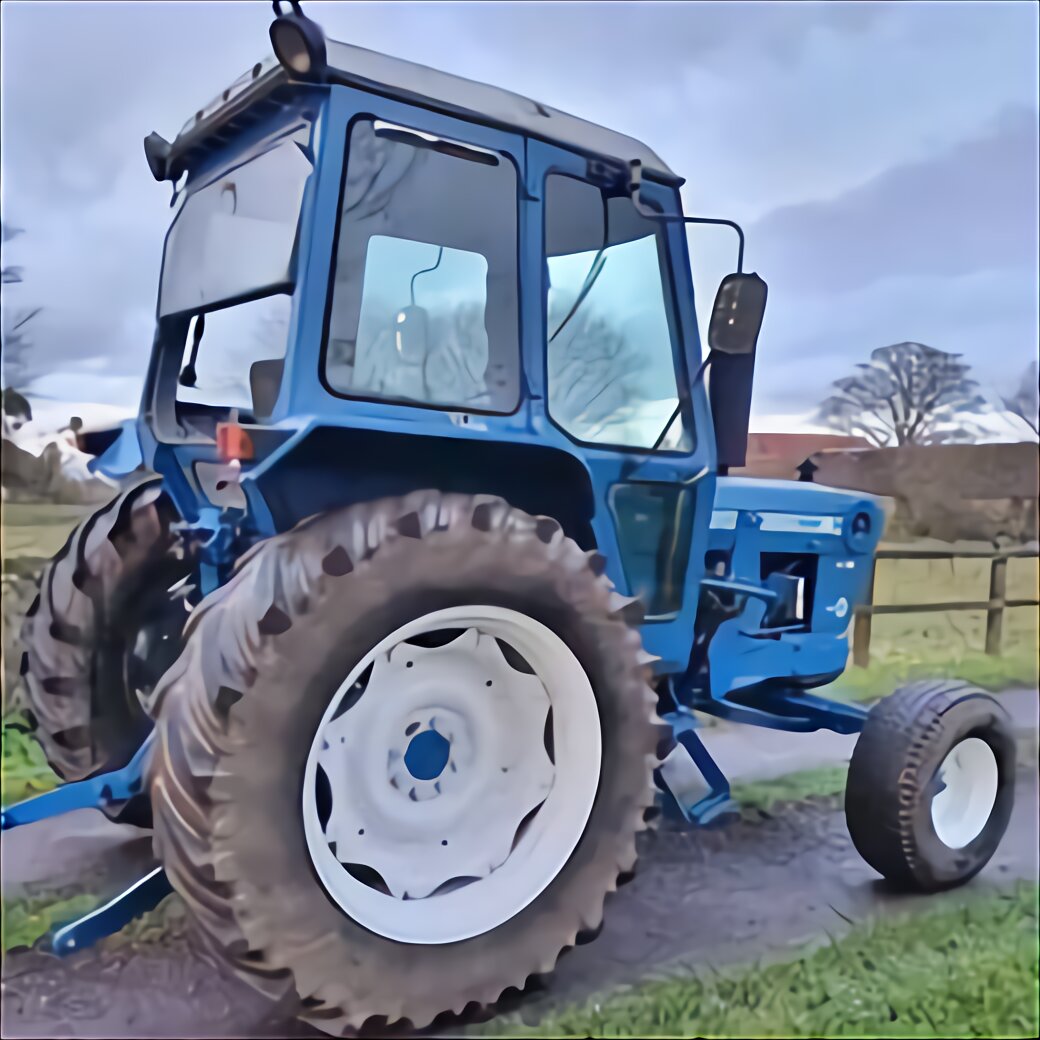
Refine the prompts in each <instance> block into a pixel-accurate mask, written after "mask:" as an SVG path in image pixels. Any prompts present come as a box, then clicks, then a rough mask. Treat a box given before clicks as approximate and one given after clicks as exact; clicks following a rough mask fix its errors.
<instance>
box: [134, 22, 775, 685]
mask: <svg viewBox="0 0 1040 1040" xmlns="http://www.w3.org/2000/svg"><path fill="white" fill-rule="evenodd" d="M272 40H273V41H274V43H275V47H276V51H277V52H278V53H279V54H280V59H279V58H276V59H268V60H267V61H265V62H261V63H258V64H257V65H255V66H254V67H253V68H252V70H250V72H248V73H247V74H246V75H245V76H243V77H241V78H240V79H239V80H237V81H236V82H235V83H234V84H233V85H232V86H231V87H230V88H228V90H226V91H224V93H223V94H222V95H221V96H220V97H219V98H218V99H216V100H215V101H214V102H213V103H212V104H211V105H209V106H207V107H205V108H202V109H200V110H199V111H198V112H197V113H196V114H195V115H194V116H193V117H192V118H191V119H190V120H189V121H188V122H187V124H186V125H185V126H184V128H183V129H182V131H181V133H180V134H179V135H178V136H177V138H176V139H175V140H174V142H173V143H172V144H167V143H166V142H165V141H163V140H162V139H161V138H159V137H158V135H156V134H152V135H151V136H150V137H149V138H148V139H147V140H146V142H145V150H146V154H147V157H148V160H149V165H150V167H151V169H152V172H153V174H154V175H155V176H156V177H157V178H159V179H162V180H168V181H170V182H172V184H173V188H174V198H173V210H174V216H173V220H172V223H171V227H170V231H169V233H168V235H167V239H166V244H165V251H164V259H163V268H162V276H161V283H160V289H159V301H158V327H157V334H156V340H155V349H154V356H153V360H152V364H151V368H150V372H149V376H148V380H147V386H146V389H145V394H144V399H143V405H142V412H141V418H140V423H139V435H140V438H141V442H142V446H143V448H144V454H145V458H146V461H148V464H149V465H150V466H151V467H152V468H153V469H155V470H156V471H158V472H161V473H163V474H164V475H166V474H173V477H172V478H171V479H170V484H171V487H174V488H176V489H177V491H176V492H175V494H177V495H178V498H179V500H178V502H177V505H178V508H179V509H180V511H181V512H182V513H183V514H184V515H186V516H189V517H196V518H199V522H200V523H204V524H208V525H210V528H211V527H212V525H213V522H214V521H213V517H214V516H215V515H216V514H220V515H221V516H222V517H223V518H224V520H227V518H228V517H229V516H233V517H234V523H235V525H236V528H237V531H236V535H235V537H236V538H237V539H238V540H239V542H240V543H241V540H243V539H244V540H245V541H246V542H249V541H251V540H255V539H256V538H259V537H264V536H269V535H271V534H273V533H275V532H277V531H281V530H286V529H287V528H289V527H291V526H293V524H295V523H296V522H297V521H298V520H299V519H300V518H301V517H304V516H308V515H311V514H313V513H316V512H319V511H323V510H327V509H330V508H335V507H338V506H343V505H348V504H350V503H351V502H354V501H362V500H365V499H368V498H371V497H373V496H374V495H378V494H393V493H401V494H403V493H407V492H408V491H411V490H414V489H416V488H419V487H427V486H437V487H442V488H446V489H450V490H457V491H464V492H482V493H491V494H500V495H502V496H503V497H506V498H507V499H508V500H509V501H511V502H513V503H514V504H516V505H517V506H518V507H520V508H524V509H527V510H529V511H530V512H532V513H535V514H545V515H552V516H556V517H559V518H560V520H561V522H562V523H563V525H564V529H565V530H566V531H567V533H568V534H569V535H571V536H572V537H574V538H575V540H576V541H578V543H579V544H581V545H582V546H584V547H586V548H588V549H593V548H598V549H599V550H600V551H601V552H603V553H604V555H605V556H606V558H607V560H608V561H609V562H608V564H607V567H608V573H610V576H611V578H612V580H614V581H615V583H616V584H617V585H618V587H619V588H623V589H626V590H628V591H630V592H632V593H634V594H638V595H640V596H641V597H643V598H644V600H645V602H646V603H647V606H648V614H649V616H650V617H651V618H652V619H656V621H657V622H663V623H664V627H663V629H662V630H661V632H660V635H659V636H656V637H654V636H652V637H651V642H655V643H656V644H657V645H656V646H655V647H654V650H655V652H657V653H661V654H663V655H664V656H667V658H668V659H669V661H671V662H672V663H673V664H674V665H675V666H676V667H678V666H680V665H681V664H682V662H683V660H684V659H685V658H686V657H688V644H689V640H690V638H691V637H690V633H691V632H692V630H693V620H694V613H695V610H696V605H697V604H696V600H697V596H696V594H693V595H689V596H686V595H684V593H683V589H684V587H685V586H686V585H687V570H688V568H689V566H690V561H691V560H694V561H696V560H699V559H703V554H704V551H705V549H706V547H707V545H706V535H707V528H708V523H707V518H708V517H709V516H710V513H711V508H712V497H713V492H714V486H713V484H714V475H715V473H716V471H717V470H718V468H719V465H720V463H721V464H723V465H725V464H726V463H736V464H739V463H740V462H741V461H742V460H743V445H744V441H745V437H744V434H745V432H746V424H747V415H748V409H749V402H750V392H751V373H752V366H753V351H754V345H755V339H756V337H757V333H758V327H759V324H760V323H761V309H762V305H763V304H764V283H762V282H761V280H760V279H757V278H756V277H754V276H743V275H736V276H734V279H736V281H735V282H734V283H733V284H730V286H729V295H728V296H727V297H726V303H725V307H724V308H723V309H725V314H721V312H720V322H719V323H718V324H719V329H720V330H722V331H726V330H728V334H729V339H728V340H727V339H726V337H725V336H722V335H719V336H716V337H715V340H716V341H717V342H716V346H717V347H718V349H716V350H715V351H713V355H714V356H715V358H716V361H717V363H716V364H715V372H714V374H713V376H714V377H713V380H712V393H713V395H717V396H718V395H721V398H720V399H722V400H723V401H724V403H725V407H723V408H721V409H716V420H715V426H714V427H713V424H712V413H711V411H710V409H709V405H708V397H707V393H706V391H705V380H704V379H703V375H704V368H703V367H702V356H703V357H706V356H707V354H706V352H705V353H703V354H702V350H701V343H700V337H699V335H698V326H697V315H696V313H695V310H694V299H693V294H692V292H691V274H690V265H689V259H688V253H687V243H686V235H685V231H684V218H683V217H682V211H681V201H680V196H679V187H680V185H681V183H682V181H681V179H680V178H679V177H678V176H677V175H676V174H675V173H674V172H673V171H672V170H671V169H669V167H668V166H667V165H666V164H665V163H664V162H663V161H662V160H661V159H660V158H659V157H658V156H657V155H656V154H654V152H652V151H651V150H650V149H649V148H647V147H646V146H645V145H643V144H641V143H640V142H638V141H635V140H633V139H631V138H629V137H626V136H624V135H622V134H618V133H615V132H614V131H611V130H607V129H605V128H603V127H600V126H596V125H594V124H592V123H588V122H586V121H584V120H582V119H578V118H576V117H574V116H571V115H568V114H566V113H564V112H560V111H558V110H556V109H552V108H549V107H547V106H545V105H542V104H540V103H538V102H535V101H531V100H529V99H527V98H524V97H520V96H518V95H516V94H512V93H510V92H508V91H505V90H500V89H498V88H495V87H490V86H486V85H483V84H479V83H474V82H471V81H468V80H464V79H461V78H459V77H456V76H453V75H450V74H448V73H443V72H438V71H435V70H433V69H429V68H425V67H423V66H419V65H414V64H412V63H410V62H406V61H402V60H399V59H396V58H391V57H387V56H385V55H381V54H376V53H374V52H371V51H367V50H364V49H362V48H359V47H354V46H351V45H349V44H344V43H338V42H334V41H331V40H330V41H326V40H325V39H324V37H323V36H322V35H321V33H320V31H318V30H317V29H316V27H315V26H314V23H312V22H310V21H309V20H307V19H305V18H302V17H299V16H297V15H295V14H293V15H287V16H285V17H283V18H281V19H279V20H277V21H276V22H275V24H274V27H273V29H272ZM305 66H306V68H305ZM690 219H692V218H686V220H687V221H689V220H690ZM702 223H716V222H710V221H703V222H702ZM717 223H720V224H722V225H726V226H725V228H724V230H725V232H726V233H727V234H728V235H730V236H731V242H730V243H729V247H730V256H729V258H728V262H730V263H733V262H738V261H739V259H740V256H741V254H742V246H743V238H742V235H740V233H739V228H736V226H735V225H730V224H729V222H724V221H723V222H717ZM733 229H736V232H737V234H736V235H734V234H733ZM738 236H739V237H738ZM732 281H733V280H731V282H732ZM748 281H750V283H751V284H750V285H747V284H744V283H745V282H748ZM714 289H715V286H714V285H713V286H712V287H711V291H712V292H714ZM740 289H743V290H745V291H744V293H743V295H741V293H740V292H739V291H738V290H740ZM752 290H753V291H752ZM741 333H742V334H743V335H742V338H741V335H740V334H741ZM737 340H740V342H737ZM733 361H736V362H738V364H737V365H736V366H734V365H733V364H732V362H733ZM717 440H718V442H719V443H720V444H723V445H731V446H733V447H732V450H731V451H730V457H720V455H719V453H718V451H717V450H716V441H717ZM695 480H696V484H695V483H694V481H695ZM696 514H699V515H700V517H701V523H700V524H697V525H695V524H694V516H695V515H696ZM224 540H225V542H227V541H228V539H226V538H225V539H224ZM228 562H230V556H229V557H228V558H227V559H226V560H224V561H223V563H220V561H217V562H216V564H215V566H216V568H217V571H219V569H220V567H221V566H225V565H226V564H227V563H228ZM217 571H215V572H214V575H215V576H214V579H213V580H214V581H219V580H220V579H219V576H217ZM694 587H695V585H694ZM668 630H672V631H674V632H676V633H678V634H679V637H678V639H677V640H675V639H671V638H669V637H668V636H667V631H668ZM684 643H685V644H686V645H685V646H684Z"/></svg>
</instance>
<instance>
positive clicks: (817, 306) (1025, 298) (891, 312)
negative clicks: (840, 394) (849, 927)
mask: <svg viewBox="0 0 1040 1040" xmlns="http://www.w3.org/2000/svg"><path fill="white" fill-rule="evenodd" d="M776 281H777V282H780V283H782V281H783V280H782V279H777V280H776ZM1038 305H1040V300H1038V288H1037V282H1036V278H1035V277H1034V276H1033V275H1032V274H1030V273H1029V272H1027V271H1017V272H1009V271H982V272H977V273H974V274H968V275H963V276H959V277H955V278H950V277H946V276H942V275H930V276H922V277H912V278H907V277H890V278H885V279H882V280H878V281H874V282H871V283H870V284H869V285H864V286H860V287H858V288H855V289H851V290H847V291H842V292H818V293H817V292H814V293H797V292H788V291H786V290H785V289H784V288H783V286H782V284H780V285H777V284H776V283H775V282H774V283H772V284H771V285H770V293H769V306H768V309H767V313H766V319H765V323H764V325H763V329H762V339H761V343H760V345H759V350H758V364H757V371H756V377H755V393H754V400H753V408H754V411H755V413H756V414H760V415H766V414H771V413H775V412H782V411H785V410H792V405H795V407H797V404H798V403H799V402H802V403H804V404H805V405H806V406H815V405H816V404H817V403H819V401H821V400H822V399H823V398H824V397H825V396H826V394H827V392H828V387H829V385H830V384H831V383H832V382H833V381H834V380H835V379H837V378H839V377H840V376H844V375H848V373H849V372H850V371H851V370H852V367H853V365H855V364H856V363H857V362H860V361H865V360H866V359H867V357H868V356H869V355H870V352H871V351H872V350H873V349H874V348H876V347H882V346H886V345H887V344H890V343H899V342H902V341H905V340H913V341H916V342H920V343H927V344H928V345H929V346H933V347H938V348H939V349H941V350H947V351H950V352H952V353H959V354H962V355H963V356H964V359H965V360H966V361H967V362H968V363H969V364H971V365H972V368H973V375H974V378H975V379H976V380H978V382H979V383H980V385H982V386H983V388H984V389H986V390H987V391H989V392H992V393H994V394H995V391H996V389H1003V388H1005V387H1006V386H1007V385H1009V384H1010V382H1011V381H1012V379H1013V378H1014V377H1015V376H1017V375H1018V374H1019V373H1021V371H1022V370H1023V369H1024V368H1025V366H1026V364H1027V363H1028V362H1029V361H1030V360H1031V359H1033V358H1035V357H1036V356H1037V349H1038V344H1037V323H1036V315H1037V309H1038Z"/></svg>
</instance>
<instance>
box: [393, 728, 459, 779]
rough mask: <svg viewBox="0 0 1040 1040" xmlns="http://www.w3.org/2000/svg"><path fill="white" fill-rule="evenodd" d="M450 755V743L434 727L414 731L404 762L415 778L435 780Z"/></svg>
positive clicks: (442, 770)
mask: <svg viewBox="0 0 1040 1040" xmlns="http://www.w3.org/2000/svg"><path fill="white" fill-rule="evenodd" d="M450 757H451V744H450V743H448V741H447V739H446V738H445V737H442V736H441V734H440V733H438V732H437V731H436V730H435V729H424V730H423V731H422V732H421V733H416V734H415V736H414V737H412V739H411V742H410V743H409V744H408V749H407V750H406V751H405V753H404V764H405V766H406V767H407V769H408V772H409V773H411V774H412V776H414V777H415V779H416V780H436V779H437V777H439V776H440V775H441V773H443V772H444V769H445V767H446V766H447V764H448V759H449V758H450Z"/></svg>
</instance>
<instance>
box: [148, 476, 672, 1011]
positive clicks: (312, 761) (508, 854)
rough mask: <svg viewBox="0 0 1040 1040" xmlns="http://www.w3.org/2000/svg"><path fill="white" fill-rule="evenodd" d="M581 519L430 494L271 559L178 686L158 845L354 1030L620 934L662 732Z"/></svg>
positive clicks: (236, 935) (258, 960)
mask: <svg viewBox="0 0 1040 1040" xmlns="http://www.w3.org/2000/svg"><path fill="white" fill-rule="evenodd" d="M599 564H600V560H599V558H598V557H596V556H595V555H594V554H587V553H584V552H582V551H581V549H579V547H578V546H577V545H575V544H574V542H572V541H570V540H569V539H568V538H566V537H565V536H564V534H563V532H562V531H561V530H560V528H559V525H558V524H556V523H555V522H554V521H552V520H548V519H546V518H535V517H530V516H528V515H526V514H524V513H521V512H520V511H518V510H515V509H512V508H510V507H509V506H508V505H507V504H506V503H505V502H502V501H501V500H498V499H491V498H480V497H478V498H470V497H464V496H457V495H442V494H439V493H437V492H419V493H416V494H413V495H410V496H408V497H406V498H404V499H397V500H383V501H380V502H375V503H371V504H365V505H361V506H355V507H351V508H349V509H345V510H342V511H340V512H337V513H332V514H328V515H326V516H322V517H318V518H315V519H313V520H310V521H307V522H305V523H304V524H302V525H300V526H299V527H298V528H296V529H295V530H294V531H291V532H289V533H287V534H285V535H281V536H279V537H277V538H274V539H272V540H271V541H270V542H268V543H266V544H264V545H263V546H262V547H260V548H259V549H258V551H257V552H256V553H255V554H254V555H252V556H251V558H250V559H249V560H248V561H247V562H246V563H245V564H244V565H243V566H242V567H241V569H240V570H239V571H238V573H237V574H236V575H235V577H234V578H232V580H231V581H230V582H229V583H228V585H226V586H225V587H224V588H223V589H221V590H219V591H218V592H217V593H215V594H214V595H213V596H211V597H209V598H208V599H207V600H205V601H204V602H203V603H202V605H200V607H199V608H198V609H197V611H196V612H195V613H194V614H193V615H192V619H191V622H190V626H189V627H190V632H189V637H188V642H187V647H186V650H185V652H184V654H183V655H182V657H181V658H180V660H179V661H178V663H177V664H176V665H175V666H174V667H173V669H171V671H170V672H169V673H168V674H167V677H166V679H165V680H164V682H163V683H162V685H161V687H160V688H159V690H158V691H157V693H156V698H155V699H156V704H157V707H158V721H157V727H158V735H159V741H158V743H157V754H156V756H155V759H154V760H153V764H152V767H151V791H152V798H153V810H154V815H155V828H156V831H155V833H156V849H157V852H158V853H159V856H160V858H161V859H162V860H163V862H164V863H165V866H166V869H167V873H168V875H169V877H170V880H171V882H172V884H173V885H174V887H175V888H176V889H178V891H180V893H181V894H182V895H183V896H184V897H185V899H186V901H187V903H188V905H189V906H190V907H191V909H192V911H193V912H194V914H195V916H196V918H197V919H198V921H199V922H200V923H201V925H202V926H203V929H204V931H205V932H206V933H208V935H209V936H210V937H211V938H212V939H213V940H214V941H215V942H216V944H217V946H218V947H219V948H220V950H221V951H222V952H223V954H224V955H225V956H226V957H227V958H228V959H229V960H230V961H231V962H232V964H233V965H235V967H236V968H237V969H238V970H239V971H240V972H241V973H243V975H244V976H246V977H248V978H249V980H250V981H252V982H253V983H254V984H255V985H258V986H260V987H261V988H263V989H265V991H267V992H269V993H272V994H275V995H277V993H278V992H279V985H280V984H281V985H284V986H289V985H291V987H292V988H294V989H295V992H296V995H297V997H298V998H299V999H300V1001H301V1002H302V1006H303V1012H304V1014H305V1016H306V1017H307V1018H308V1019H310V1020H312V1021H313V1022H314V1023H315V1024H316V1025H319V1026H320V1027H321V1028H323V1029H325V1030H327V1031H331V1032H339V1031H341V1030H342V1029H344V1028H345V1027H348V1026H352V1027H355V1028H356V1027H360V1026H362V1025H363V1024H364V1023H365V1022H366V1021H367V1020H368V1019H370V1018H381V1019H384V1020H387V1021H396V1020H398V1019H407V1020H409V1021H410V1022H411V1023H412V1024H413V1026H416V1027H420V1026H423V1025H426V1024H427V1023H429V1022H430V1021H431V1020H432V1019H433V1018H434V1017H435V1016H436V1015H437V1014H438V1013H440V1012H443V1011H452V1012H461V1011H463V1010H464V1009H465V1007H466V1006H467V1005H468V1004H470V1003H474V1002H475V1003H477V1004H489V1003H492V1002H494V1001H495V1000H497V998H498V997H499V996H500V995H501V993H502V992H503V991H504V990H505V989H506V988H508V987H510V986H515V987H518V988H520V987H523V985H524V984H525V982H526V980H527V978H528V976H530V975H532V974H537V973H541V972H545V971H548V970H551V968H552V967H553V965H554V963H555V961H556V958H557V956H558V955H559V953H560V951H561V950H562V949H563V948H565V947H567V946H569V945H572V944H574V943H575V941H576V938H577V936H578V935H579V933H583V932H588V931H591V930H594V929H595V928H596V927H597V926H598V925H599V923H600V920H601V917H602V911H603V903H604V898H605V896H606V894H607V893H608V892H609V891H611V890H612V889H613V888H614V887H615V886H616V883H617V879H618V877H619V875H621V874H623V873H627V872H628V871H630V870H631V869H632V867H633V866H634V862H635V835H636V833H637V832H638V831H639V830H641V829H642V828H643V826H644V823H643V820H644V813H645V811H646V810H647V809H648V808H649V807H650V806H651V804H652V783H651V776H652V770H653V767H654V765H655V764H656V747H657V742H658V739H659V736H660V733H659V726H658V724H657V723H656V721H655V717H654V708H653V705H654V697H653V694H652V692H651V690H650V689H649V687H648V685H647V674H646V665H645V660H646V658H645V655H644V654H643V652H642V649H641V644H640V640H639V636H638V633H637V632H636V631H635V630H634V629H633V628H632V627H630V625H629V623H628V622H629V621H631V620H634V618H633V617H632V616H631V604H630V602H629V601H625V600H624V599H622V598H621V597H619V596H618V595H617V594H616V593H614V592H613V591H612V589H611V585H610V583H609V582H608V581H607V580H606V579H605V578H603V576H602V573H601V570H602V569H601V567H600V566H599Z"/></svg>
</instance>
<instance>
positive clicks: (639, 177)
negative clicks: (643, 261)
mask: <svg viewBox="0 0 1040 1040" xmlns="http://www.w3.org/2000/svg"><path fill="white" fill-rule="evenodd" d="M642 186H643V164H642V162H641V160H639V159H632V160H631V162H629V164H628V195H629V198H631V200H632V205H633V206H635V208H636V210H637V211H638V212H639V213H640V214H641V215H642V216H644V217H648V218H649V219H651V220H660V221H662V222H663V223H672V222H679V223H682V224H717V225H720V226H722V227H728V228H732V229H733V230H734V231H736V233H737V242H738V245H737V272H736V273H737V274H743V273H744V229H743V228H742V227H741V226H740V225H739V224H738V223H737V222H736V221H735V220H725V219H724V218H722V217H687V216H684V215H683V214H682V213H658V212H657V210H655V209H651V208H650V207H649V206H647V205H646V203H645V202H643V200H642V199H641V198H640V190H641V188H642Z"/></svg>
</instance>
